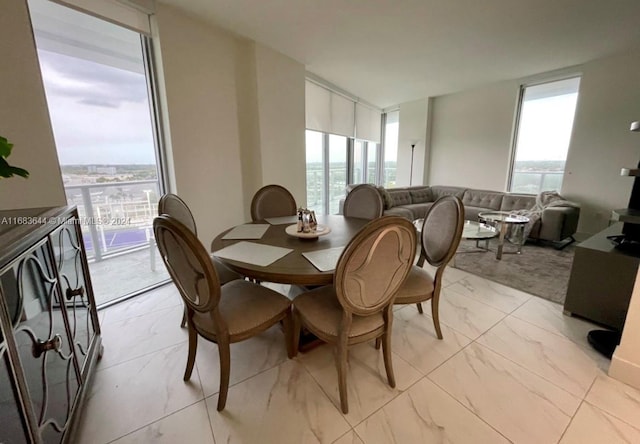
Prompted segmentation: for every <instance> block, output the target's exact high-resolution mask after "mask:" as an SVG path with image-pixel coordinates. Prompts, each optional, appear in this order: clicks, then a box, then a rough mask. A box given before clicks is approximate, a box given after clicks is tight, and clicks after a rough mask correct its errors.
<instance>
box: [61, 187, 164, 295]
mask: <svg viewBox="0 0 640 444" xmlns="http://www.w3.org/2000/svg"><path fill="white" fill-rule="evenodd" d="M65 191H66V194H67V202H68V203H69V204H70V205H76V206H77V207H78V213H79V215H80V220H81V222H82V223H81V227H82V236H83V240H84V246H85V250H86V252H87V258H88V260H89V271H90V273H91V280H92V284H93V289H94V293H95V296H96V304H97V305H98V306H100V305H103V304H106V303H108V302H111V301H113V300H116V299H119V298H121V297H123V296H126V295H128V294H131V293H134V292H136V291H139V290H141V289H144V288H147V287H151V286H154V285H156V284H158V283H161V282H164V281H166V280H167V279H169V275H168V273H167V271H166V270H165V267H164V264H163V263H162V260H161V259H160V257H159V254H158V252H157V248H156V246H155V242H154V240H153V229H152V227H153V218H154V217H155V216H156V215H157V211H158V210H157V209H158V198H159V196H160V191H159V188H158V181H157V180H139V181H129V182H111V183H109V182H107V183H100V184H82V185H67V186H65Z"/></svg>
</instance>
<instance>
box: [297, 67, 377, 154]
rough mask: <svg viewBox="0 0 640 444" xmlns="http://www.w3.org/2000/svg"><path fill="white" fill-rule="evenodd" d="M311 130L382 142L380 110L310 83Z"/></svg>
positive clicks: (307, 86)
mask: <svg viewBox="0 0 640 444" xmlns="http://www.w3.org/2000/svg"><path fill="white" fill-rule="evenodd" d="M305 89H306V91H305V99H306V100H305V111H306V126H307V129H310V130H314V131H321V132H323V133H329V134H338V135H340V136H346V137H353V138H358V139H363V140H368V141H370V142H376V143H380V129H381V128H380V124H381V118H382V113H381V112H380V110H378V109H375V108H374V107H372V106H368V105H365V104H364V103H361V102H357V101H356V100H355V99H351V98H348V97H345V96H344V95H342V94H338V93H336V92H334V91H331V90H330V89H328V88H325V87H323V86H321V85H318V84H317V83H315V82H312V81H309V80H307V81H306V82H305Z"/></svg>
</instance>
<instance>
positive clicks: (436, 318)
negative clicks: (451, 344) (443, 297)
mask: <svg viewBox="0 0 640 444" xmlns="http://www.w3.org/2000/svg"><path fill="white" fill-rule="evenodd" d="M439 301H440V295H438V294H436V295H434V296H433V298H432V299H431V317H432V318H433V326H434V327H435V329H436V335H437V336H438V339H442V330H441V329H440V315H439V313H438V305H439V304H438V303H439Z"/></svg>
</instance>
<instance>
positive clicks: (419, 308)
mask: <svg viewBox="0 0 640 444" xmlns="http://www.w3.org/2000/svg"><path fill="white" fill-rule="evenodd" d="M416 306H417V307H418V313H420V314H422V313H424V312H423V311H422V302H418V303H417V304H416Z"/></svg>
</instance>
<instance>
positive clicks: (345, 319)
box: [293, 216, 416, 414]
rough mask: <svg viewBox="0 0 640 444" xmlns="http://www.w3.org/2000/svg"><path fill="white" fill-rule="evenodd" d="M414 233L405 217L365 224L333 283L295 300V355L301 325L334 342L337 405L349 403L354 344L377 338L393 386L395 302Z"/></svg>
mask: <svg viewBox="0 0 640 444" xmlns="http://www.w3.org/2000/svg"><path fill="white" fill-rule="evenodd" d="M415 251H416V231H415V228H414V227H413V224H412V223H411V222H409V221H408V220H407V219H404V218H401V217H397V216H388V217H382V218H379V219H376V220H374V221H371V222H369V223H368V224H367V225H365V227H364V228H363V229H362V230H360V232H359V233H358V234H356V236H355V237H354V238H353V239H352V240H351V241H350V242H349V244H348V245H347V246H346V247H345V249H344V251H343V252H342V255H341V256H340V259H338V263H337V266H336V271H335V277H334V284H333V285H328V286H324V287H320V288H316V289H314V290H311V291H308V292H306V293H303V294H301V295H299V296H298V297H296V298H295V299H294V301H293V313H294V326H295V328H294V347H293V349H294V353H295V351H296V350H297V341H298V340H299V336H300V329H301V327H302V326H305V327H306V328H307V329H308V330H309V331H311V333H313V334H315V335H316V336H318V337H319V338H320V339H322V340H323V341H325V342H329V343H333V344H336V347H337V354H336V364H337V369H338V388H339V392H340V407H341V409H342V411H343V412H344V413H345V414H346V413H348V411H349V405H348V400H347V379H346V378H347V354H348V353H347V352H348V347H349V346H350V345H353V344H358V343H361V342H365V341H369V340H371V339H376V338H381V340H382V344H383V356H384V364H385V370H386V372H387V380H388V382H389V385H390V386H391V387H395V377H394V374H393V365H392V362H391V325H392V321H393V312H392V309H393V299H394V297H395V295H396V292H397V290H398V288H400V286H401V284H402V282H403V281H404V279H405V278H406V276H407V274H408V273H409V269H410V268H411V264H412V263H413V258H414V256H415Z"/></svg>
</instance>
